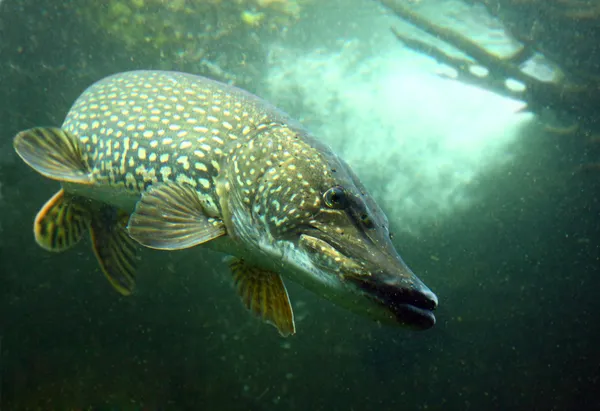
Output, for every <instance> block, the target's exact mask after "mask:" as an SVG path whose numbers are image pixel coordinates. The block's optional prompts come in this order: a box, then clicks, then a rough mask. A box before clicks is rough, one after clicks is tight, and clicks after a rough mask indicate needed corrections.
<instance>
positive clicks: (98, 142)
mask: <svg viewBox="0 0 600 411" xmlns="http://www.w3.org/2000/svg"><path fill="white" fill-rule="evenodd" d="M272 122H283V123H291V122H292V121H291V119H289V118H288V117H287V116H285V115H283V114H281V113H280V112H278V111H277V110H275V109H274V108H273V107H272V106H270V105H269V104H268V103H266V102H264V101H262V100H260V99H258V98H257V97H255V96H253V95H251V94H249V93H246V92H244V91H242V90H240V89H237V88H233V87H228V86H226V85H224V84H221V83H217V82H214V81H211V80H209V79H206V78H202V77H198V76H193V75H190V74H185V73H176V72H160V71H135V72H126V73H121V74H117V75H114V76H111V77H108V78H105V79H103V80H101V81H99V82H97V83H95V84H94V85H92V86H91V87H89V88H88V89H87V90H86V91H85V92H84V93H83V94H82V95H81V96H80V97H79V98H78V99H77V101H76V102H75V103H74V105H73V107H72V108H71V110H70V111H69V113H68V115H67V117H66V119H65V121H64V123H63V126H62V128H63V129H64V130H66V131H68V132H70V133H71V134H73V135H74V136H76V137H77V138H78V139H79V141H80V142H81V146H82V149H83V153H82V154H83V159H84V161H86V162H87V163H88V164H89V166H90V168H91V170H92V176H93V179H94V181H95V184H96V186H110V187H112V188H114V189H121V190H123V191H126V192H129V193H131V194H139V193H140V192H141V191H143V190H144V189H145V188H147V187H148V185H150V184H152V183H155V182H162V181H166V180H171V181H176V182H179V183H186V184H190V185H192V186H193V187H197V188H198V189H199V190H200V191H203V192H209V193H210V192H214V182H213V180H212V177H213V176H215V175H217V174H218V173H219V171H220V163H221V160H222V158H223V157H224V156H225V155H227V154H228V152H229V151H230V146H231V145H233V146H234V147H235V146H240V145H243V144H245V143H246V142H247V141H248V139H250V138H252V137H253V136H254V134H255V132H256V129H257V127H259V126H262V127H264V125H265V124H269V123H272Z"/></svg>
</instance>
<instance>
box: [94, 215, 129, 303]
mask: <svg viewBox="0 0 600 411" xmlns="http://www.w3.org/2000/svg"><path fill="white" fill-rule="evenodd" d="M128 220H129V215H128V214H127V213H125V212H124V211H120V210H117V209H115V208H113V207H110V206H107V205H102V206H100V208H98V209H97V210H95V213H94V217H93V219H92V223H91V227H90V238H91V240H92V247H93V249H94V254H95V255H96V258H97V259H98V263H99V264H100V268H101V269H102V272H103V273H104V275H105V276H106V278H107V279H108V281H109V282H110V283H111V285H112V286H113V287H114V288H115V290H117V291H118V292H119V293H120V294H122V295H129V294H131V293H132V292H133V289H134V287H135V272H136V266H137V244H136V243H135V241H133V239H132V238H131V237H129V234H128V233H127V221H128Z"/></svg>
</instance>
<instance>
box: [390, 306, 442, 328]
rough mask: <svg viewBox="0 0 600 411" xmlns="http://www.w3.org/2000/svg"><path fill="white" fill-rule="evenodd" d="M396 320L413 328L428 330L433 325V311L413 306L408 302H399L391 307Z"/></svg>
mask: <svg viewBox="0 0 600 411" xmlns="http://www.w3.org/2000/svg"><path fill="white" fill-rule="evenodd" d="M393 313H394V315H395V317H396V320H397V321H398V322H399V323H401V324H403V325H405V326H407V327H409V328H412V329H414V330H428V329H430V328H431V327H433V326H434V325H435V321H436V320H435V315H434V314H433V311H431V310H427V309H424V308H419V307H415V306H414V305H410V304H401V305H398V306H396V307H394V308H393Z"/></svg>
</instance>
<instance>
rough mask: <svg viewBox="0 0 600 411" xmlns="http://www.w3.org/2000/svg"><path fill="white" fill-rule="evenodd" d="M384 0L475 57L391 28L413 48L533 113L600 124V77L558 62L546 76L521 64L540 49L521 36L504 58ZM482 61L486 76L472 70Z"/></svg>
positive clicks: (396, 0) (398, 12) (397, 2)
mask: <svg viewBox="0 0 600 411" xmlns="http://www.w3.org/2000/svg"><path fill="white" fill-rule="evenodd" d="M379 2H380V3H381V4H383V5H384V6H386V7H388V8H389V9H390V10H392V11H393V12H394V13H395V14H396V15H397V16H398V17H400V18H401V19H402V20H404V21H406V22H408V23H410V24H412V25H413V26H415V27H417V28H418V29H420V30H421V31H423V32H425V33H428V34H429V35H431V36H433V37H435V38H436V39H438V40H440V41H442V42H444V43H445V44H447V45H449V46H452V47H453V48H454V49H456V50H458V51H460V52H461V53H463V54H465V55H467V56H468V57H469V58H470V59H465V58H461V57H455V56H452V55H449V54H448V53H446V52H445V51H444V50H442V48H440V47H438V46H436V45H434V44H431V43H429V42H426V41H422V40H419V39H415V38H413V37H409V36H407V35H404V34H402V33H400V32H399V31H398V30H395V29H392V31H393V33H394V34H395V35H396V37H397V38H398V39H399V40H400V41H402V42H403V43H404V44H405V45H406V46H407V47H408V48H410V49H412V50H414V51H417V52H419V53H422V54H425V55H428V56H430V57H432V58H434V59H436V60H437V61H439V62H440V63H443V64H445V65H447V66H450V67H451V68H453V69H454V70H456V72H457V73H458V76H457V79H458V80H460V81H463V82H466V83H469V84H473V85H477V86H479V87H482V88H485V89H488V90H490V91H493V92H495V93H498V94H501V95H504V96H507V97H511V98H516V99H519V100H522V101H524V102H525V103H526V104H527V107H528V109H529V110H530V111H532V112H540V111H542V110H544V109H551V110H554V111H556V112H557V113H559V114H566V115H567V116H568V117H570V118H573V119H577V121H580V122H582V123H584V124H586V125H589V126H591V125H594V126H595V127H600V126H599V125H598V124H597V122H598V121H599V120H598V119H597V113H598V107H600V81H599V82H591V83H590V81H589V80H588V79H585V80H582V79H580V78H576V77H574V76H568V75H566V74H565V73H563V72H562V71H561V70H560V68H558V67H555V68H556V69H557V72H558V75H557V76H555V78H554V79H553V80H552V81H542V80H540V79H538V78H536V77H534V76H532V75H530V74H528V73H526V72H524V71H523V70H522V69H521V66H522V64H524V63H525V62H527V61H528V60H530V59H531V58H532V57H533V56H534V55H535V54H536V53H539V51H538V50H536V48H535V44H533V43H531V42H527V43H525V42H522V41H520V44H521V47H520V48H519V50H517V51H516V52H515V53H513V54H512V55H511V56H509V57H500V56H498V55H496V54H494V53H491V52H489V51H488V50H486V49H485V48H484V47H483V46H481V45H479V44H478V43H477V42H475V41H473V40H471V39H470V38H468V37H466V36H464V35H463V34H461V33H459V32H457V31H455V30H452V29H450V28H447V27H442V26H439V25H437V24H435V23H433V22H432V21H430V20H428V19H427V18H426V17H424V16H422V15H421V14H419V13H416V12H415V11H413V10H411V8H409V7H408V6H406V5H405V4H402V1H400V0H379ZM539 54H541V53H539ZM477 66H481V67H484V68H485V69H487V71H488V73H487V75H477V74H476V73H474V72H473V69H474V68H475V67H477ZM511 79H512V80H516V81H518V82H520V83H522V84H523V86H524V87H525V89H524V90H523V91H517V90H513V89H511V88H509V87H507V84H506V83H507V80H511Z"/></svg>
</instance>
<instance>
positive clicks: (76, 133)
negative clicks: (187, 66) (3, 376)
mask: <svg viewBox="0 0 600 411" xmlns="http://www.w3.org/2000/svg"><path fill="white" fill-rule="evenodd" d="M14 146H15V149H16V151H17V153H18V154H19V155H20V156H21V157H22V158H23V160H24V161H25V162H26V163H27V164H29V165H30V166H31V167H32V168H34V169H35V170H37V171H38V172H40V173H41V174H42V175H45V176H47V177H49V178H51V179H54V180H58V181H60V182H61V184H62V190H60V191H59V192H58V193H57V194H56V195H55V196H54V197H53V198H52V199H51V200H49V202H48V203H47V204H46V205H45V206H44V207H43V208H42V210H41V211H40V213H38V216H37V217H36V221H35V223H34V232H35V235H36V240H37V242H38V243H39V244H40V245H41V246H42V247H44V248H46V249H48V250H51V251H62V250H65V249H67V248H70V247H71V246H72V245H74V244H75V243H76V242H77V241H78V240H79V239H80V238H81V236H82V235H83V233H84V232H85V231H86V230H88V231H90V234H91V238H92V245H93V248H94V251H95V253H96V256H97V257H98V261H99V262H100V265H101V268H102V270H103V272H104V273H105V275H106V276H107V278H108V279H109V280H110V282H111V283H112V284H113V286H115V288H116V289H117V290H118V291H120V292H121V293H122V294H129V293H130V292H131V291H132V289H133V286H134V282H135V279H134V277H135V255H136V249H137V247H138V246H139V245H140V244H141V245H142V246H146V247H150V248H155V249H161V250H177V249H183V248H189V247H193V246H197V245H201V244H202V245H205V246H209V247H211V248H214V249H216V250H218V251H221V252H224V253H226V254H229V255H231V256H233V258H232V259H231V260H230V266H231V269H232V271H233V277H234V282H235V285H236V289H237V291H238V293H239V294H240V296H241V298H242V301H243V303H244V305H245V306H246V307H247V308H248V309H249V310H251V311H252V312H254V313H255V314H257V315H258V316H259V317H261V318H263V319H264V320H265V321H266V322H269V323H272V324H273V325H275V326H276V327H277V328H278V330H279V331H280V333H281V334H283V335H289V334H293V333H294V332H295V325H294V321H293V312H292V308H291V304H290V302H289V297H288V295H287V291H286V289H285V285H284V284H283V280H282V278H281V275H284V276H286V277H287V278H289V279H291V280H293V281H295V282H298V283H300V284H301V285H303V286H305V287H307V288H309V289H310V290H312V291H314V292H315V293H317V294H319V295H321V296H323V297H326V298H328V299H330V300H332V301H334V302H336V303H337V304H340V305H342V306H345V307H347V308H349V309H351V310H353V311H357V312H360V313H363V314H367V315H370V316H372V317H375V318H377V319H379V320H384V321H388V322H389V321H391V322H394V323H399V324H403V325H408V326H412V327H414V328H419V329H425V328H429V327H431V326H432V325H433V324H434V323H435V317H434V316H433V314H432V311H433V309H435V307H436V306H437V298H436V297H435V295H434V294H433V293H432V292H431V291H430V290H429V289H428V288H427V287H426V286H425V285H424V284H423V283H422V282H421V281H420V280H419V279H418V278H417V277H416V276H415V275H414V274H413V273H412V272H411V271H410V269H409V268H408V267H407V266H406V265H405V264H404V262H403V261H402V259H401V258H400V257H399V255H398V254H397V252H396V250H395V249H394V246H393V245H392V242H391V240H390V235H389V227H388V221H387V218H386V217H385V215H384V213H383V212H382V211H381V209H380V208H379V207H378V206H377V204H376V203H375V201H374V200H373V199H372V198H371V196H370V195H369V194H368V192H367V190H366V189H365V188H364V187H363V186H362V184H361V183H360V181H359V180H358V178H357V177H356V175H355V174H354V173H353V172H352V170H351V169H350V168H349V167H348V165H347V164H346V163H345V162H344V161H343V160H341V159H340V158H339V157H338V156H337V155H336V154H335V153H333V152H332V151H331V150H330V149H329V148H328V147H327V146H325V145H324V144H322V143H320V142H319V141H317V140H316V139H315V138H314V137H312V136H311V135H310V133H309V132H308V131H307V130H306V129H304V128H303V127H302V126H301V125H300V124H299V123H297V122H296V121H294V120H293V119H291V118H290V117H289V116H288V115H287V114H285V113H283V112H282V111H280V110H278V109H276V108H275V107H274V106H272V105H271V104H269V103H267V102H266V101H264V100H262V99H260V98H259V97H257V96H255V95H253V94H250V93H248V92H246V91H243V90H241V89H239V88H235V87H232V86H229V85H226V84H223V83H220V82H216V81H213V80H210V79H207V78H204V77H200V76H195V75H191V74H185V73H178V72H165V71H133V72H125V73H119V74H116V75H113V76H110V77H107V78H105V79H102V80H100V81H99V82H97V83H95V84H93V85H92V86H90V87H89V88H88V89H86V90H85V91H84V92H83V93H82V95H81V96H80V97H79V98H78V99H77V100H76V101H75V103H74V104H73V106H72V108H71V109H70V111H69V113H68V114H67V116H66V118H65V121H64V123H63V124H62V126H61V128H60V129H55V128H35V129H31V130H26V131H24V132H21V133H19V134H18V135H17V136H16V137H15V142H14Z"/></svg>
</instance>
